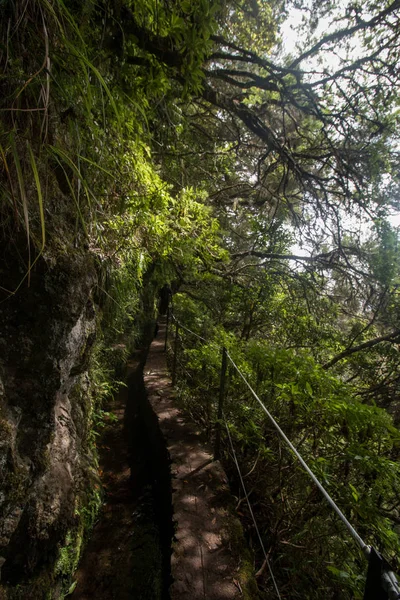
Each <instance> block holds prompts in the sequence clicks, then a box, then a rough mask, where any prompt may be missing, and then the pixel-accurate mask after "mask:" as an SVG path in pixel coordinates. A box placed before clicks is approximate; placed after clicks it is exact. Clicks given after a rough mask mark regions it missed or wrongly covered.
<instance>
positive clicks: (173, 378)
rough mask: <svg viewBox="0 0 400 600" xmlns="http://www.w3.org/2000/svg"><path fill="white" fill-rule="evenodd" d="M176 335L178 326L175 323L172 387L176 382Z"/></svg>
mask: <svg viewBox="0 0 400 600" xmlns="http://www.w3.org/2000/svg"><path fill="white" fill-rule="evenodd" d="M178 335H179V325H178V322H177V321H176V323H175V340H174V358H173V361H172V385H175V382H176V363H177V359H178Z"/></svg>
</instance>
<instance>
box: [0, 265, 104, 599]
mask: <svg viewBox="0 0 400 600" xmlns="http://www.w3.org/2000/svg"><path fill="white" fill-rule="evenodd" d="M11 262H12V257H11V258H10V257H8V259H7V260H5V261H4V262H3V263H2V264H3V265H4V266H5V268H7V272H8V273H11V272H13V270H12V269H10V266H11V264H10V263H11ZM0 275H1V272H0ZM19 275H20V274H19ZM14 276H15V273H14ZM30 279H31V280H30V285H29V287H28V285H27V282H25V283H24V285H23V286H22V287H21V289H20V290H19V291H18V293H17V294H15V295H14V296H12V297H8V298H7V297H6V296H5V297H4V298H2V299H1V300H3V301H2V302H1V303H0V323H1V326H0V327H1V328H0V567H1V583H0V598H7V599H9V598H16V599H18V598H24V599H29V598H32V599H34V600H40V599H41V598H46V599H47V598H58V597H59V595H58V592H57V582H56V580H55V575H54V571H55V565H56V561H57V559H58V557H59V550H60V547H61V545H62V544H63V543H64V542H65V536H66V534H67V532H68V531H70V530H71V528H74V527H76V526H77V523H78V521H79V518H80V517H79V515H78V514H77V513H78V512H79V511H77V507H78V505H79V503H82V498H83V497H84V496H85V494H87V493H88V490H89V489H90V480H91V479H93V477H95V468H94V467H95V457H94V456H92V455H91V452H90V447H89V445H88V440H87V438H88V427H89V420H90V397H89V394H88V393H87V392H88V386H89V381H88V375H87V368H88V362H89V357H90V352H91V348H92V346H93V343H94V340H95V329H96V323H95V321H96V314H95V312H96V311H95V305H94V301H93V293H94V290H95V284H96V270H95V266H94V262H93V260H91V258H90V257H89V256H88V255H83V254H81V255H75V256H74V255H72V256H71V255H69V256H64V257H62V258H60V259H57V261H55V260H54V259H53V260H52V261H49V260H47V261H46V260H45V259H40V260H39V261H38V262H37V263H36V265H35V268H34V269H33V271H32V273H31V278H30ZM3 281H4V279H3ZM12 285H13V282H8V286H10V287H9V289H12V287H11V286H12ZM3 287H5V286H3ZM50 587H51V588H52V589H53V592H51V593H49V592H48V590H49V588H50ZM45 590H47V591H45Z"/></svg>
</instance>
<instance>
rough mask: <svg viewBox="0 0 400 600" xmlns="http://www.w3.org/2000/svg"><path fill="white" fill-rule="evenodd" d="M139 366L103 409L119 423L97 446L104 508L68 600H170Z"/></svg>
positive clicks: (138, 363) (130, 371) (112, 425)
mask: <svg viewBox="0 0 400 600" xmlns="http://www.w3.org/2000/svg"><path fill="white" fill-rule="evenodd" d="M142 366H143V361H142V362H141V361H140V359H139V358H136V359H133V360H132V361H131V362H130V363H129V364H128V378H127V382H128V387H127V388H123V389H122V390H121V392H120V393H119V394H118V396H117V397H116V398H115V399H114V400H113V401H111V403H110V406H108V407H106V410H109V411H112V413H113V414H114V415H116V417H117V420H116V421H115V422H110V423H109V424H108V425H106V428H105V431H104V433H103V435H102V436H101V438H100V443H99V446H100V448H99V450H100V469H101V477H102V483H103V485H104V487H105V490H106V498H105V504H104V507H103V510H102V512H101V514H100V517H99V522H98V524H97V525H96V527H95V528H94V531H93V534H92V537H91V539H90V541H89V544H88V546H87V548H86V550H85V552H84V556H83V560H82V561H81V564H80V566H79V569H78V571H77V573H76V575H75V578H76V581H77V586H76V588H75V590H74V592H73V594H72V595H71V596H69V597H70V598H71V599H72V600H89V599H91V600H93V599H94V598H95V599H96V600H163V599H166V598H168V591H167V590H168V585H169V571H168V570H167V571H166V570H165V564H166V563H169V554H170V552H169V546H170V539H169V540H167V542H165V541H164V539H163V531H162V529H163V528H162V526H161V527H160V523H159V515H158V514H157V513H158V508H157V506H158V504H162V503H163V498H161V497H160V496H159V494H160V493H161V492H162V490H161V491H160V490H159V489H158V483H157V481H158V475H157V471H158V468H159V466H158V465H157V457H155V456H154V454H152V453H151V452H150V451H149V448H150V445H151V439H150V437H151V435H150V434H149V432H148V429H147V426H146V424H145V419H146V416H145V415H144V414H143V412H145V409H144V408H143V407H144V401H145V391H144V386H143V377H142ZM166 502H168V498H167V499H166ZM164 537H165V536H164ZM166 544H168V548H167V549H166V548H165V545H166ZM165 554H166V558H165V556H164V555H165ZM168 567H169V565H168ZM168 567H167V569H168Z"/></svg>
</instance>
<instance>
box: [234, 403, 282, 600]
mask: <svg viewBox="0 0 400 600" xmlns="http://www.w3.org/2000/svg"><path fill="white" fill-rule="evenodd" d="M223 419H224V423H225V428H226V432H227V434H228V440H229V444H230V446H231V450H232V458H233V461H234V463H235V465H236V469H237V472H238V475H239V479H240V483H241V485H242V489H243V493H244V496H245V498H246V502H247V505H248V507H249V511H250V515H251V518H252V521H253V524H254V529H255V530H256V533H257V537H258V541H259V542H260V547H261V550H262V552H263V554H264V558H265V563H266V565H267V567H268V570H269V573H270V575H271V579H272V583H273V584H274V588H275V592H276V595H277V596H278V598H279V600H281V595H280V593H279V589H278V585H277V583H276V579H275V577H274V573H273V571H272V567H271V563H270V561H269V558H268V554H267V552H266V550H265V546H264V542H263V540H262V537H261V534H260V530H259V528H258V524H257V521H256V518H255V516H254V511H253V507H252V505H251V502H250V499H249V495H248V493H247V489H246V485H245V483H244V479H243V475H242V471H241V469H240V466H239V462H238V459H237V456H236V452H235V448H234V446H233V442H232V437H231V434H230V431H229V427H228V423H227V421H226V419H225V415H224V414H223Z"/></svg>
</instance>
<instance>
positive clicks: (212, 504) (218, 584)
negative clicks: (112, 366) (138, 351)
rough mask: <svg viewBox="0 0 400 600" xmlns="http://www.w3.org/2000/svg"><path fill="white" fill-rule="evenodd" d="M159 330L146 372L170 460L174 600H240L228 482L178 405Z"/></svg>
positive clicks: (148, 390) (161, 325)
mask: <svg viewBox="0 0 400 600" xmlns="http://www.w3.org/2000/svg"><path fill="white" fill-rule="evenodd" d="M164 334H165V325H164V324H163V323H161V324H160V327H159V332H158V337H157V338H156V339H154V340H153V343H152V345H151V347H150V352H149V355H148V359H147V362H146V366H145V369H144V381H145V386H146V390H147V394H148V397H149V401H150V403H151V406H152V408H153V410H154V411H155V413H156V414H157V416H158V419H159V424H160V428H161V431H162V433H163V435H164V437H165V439H166V444H167V449H168V452H169V454H170V458H171V475H172V490H173V494H172V501H173V519H174V522H175V541H174V543H173V552H172V567H171V570H172V577H173V583H172V586H171V589H170V592H171V599H172V600H175V599H178V598H179V600H186V599H189V598H190V599H191V600H196V599H198V598H199V599H200V598H201V599H203V600H204V599H207V600H217V599H219V600H225V599H226V600H228V599H234V598H240V597H242V593H241V586H240V583H239V581H238V574H237V571H238V567H239V565H238V564H237V563H238V559H237V558H236V557H235V556H234V555H233V553H232V550H231V543H230V535H231V532H230V529H229V527H230V526H229V523H230V522H231V519H232V516H231V515H230V514H229V513H228V510H227V509H226V506H228V505H229V504H230V494H229V490H228V486H227V480H226V476H225V474H224V472H223V469H222V467H221V465H220V463H219V462H218V461H216V462H213V460H212V451H211V449H210V448H209V447H208V446H207V444H206V443H205V441H204V439H203V438H202V436H201V434H200V432H198V431H197V430H196V429H195V427H194V426H193V425H192V424H191V423H189V420H188V419H186V417H185V415H184V414H183V413H182V412H181V411H180V410H179V409H178V408H176V406H175V405H174V401H173V397H174V393H173V388H172V385H171V381H170V377H169V375H168V370H167V364H166V356H165V353H164Z"/></svg>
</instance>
